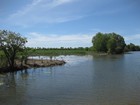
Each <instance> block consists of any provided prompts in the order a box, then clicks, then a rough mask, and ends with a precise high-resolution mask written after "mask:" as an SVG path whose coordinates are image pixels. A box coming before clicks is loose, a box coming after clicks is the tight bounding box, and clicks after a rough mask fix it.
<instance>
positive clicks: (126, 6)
mask: <svg viewBox="0 0 140 105" xmlns="http://www.w3.org/2000/svg"><path fill="white" fill-rule="evenodd" d="M139 5H140V1H139V0H0V29H6V30H11V31H15V32H19V33H20V34H21V35H23V36H25V37H27V39H28V43H27V46H30V47H61V46H62V47H81V46H82V47H90V46H92V43H91V39H92V37H93V36H94V35H95V34H96V33H97V32H103V33H104V32H115V33H118V34H120V35H122V36H123V37H124V38H125V41H126V43H130V42H132V43H134V44H137V45H140V7H139Z"/></svg>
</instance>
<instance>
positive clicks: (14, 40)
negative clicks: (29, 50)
mask: <svg viewBox="0 0 140 105" xmlns="http://www.w3.org/2000/svg"><path fill="white" fill-rule="evenodd" d="M26 42H27V39H26V38H23V37H21V35H20V34H19V33H15V32H12V31H7V30H0V48H1V49H2V51H3V52H4V54H5V56H6V58H7V60H8V64H9V67H10V69H11V70H14V64H15V57H16V55H17V53H18V52H19V51H20V50H21V49H23V48H24V45H25V43H26Z"/></svg>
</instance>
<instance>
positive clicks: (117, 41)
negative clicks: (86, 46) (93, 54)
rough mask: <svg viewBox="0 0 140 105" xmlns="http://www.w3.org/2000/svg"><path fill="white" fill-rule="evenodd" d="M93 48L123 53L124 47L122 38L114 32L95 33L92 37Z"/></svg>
mask: <svg viewBox="0 0 140 105" xmlns="http://www.w3.org/2000/svg"><path fill="white" fill-rule="evenodd" d="M92 43H93V48H94V50H95V51H97V52H106V53H111V54H114V53H117V54H119V53H123V51H124V48H125V41H124V38H123V37H122V36H120V35H118V34H116V33H105V34H104V33H100V32H99V33H97V34H96V35H95V36H94V37H93V39H92Z"/></svg>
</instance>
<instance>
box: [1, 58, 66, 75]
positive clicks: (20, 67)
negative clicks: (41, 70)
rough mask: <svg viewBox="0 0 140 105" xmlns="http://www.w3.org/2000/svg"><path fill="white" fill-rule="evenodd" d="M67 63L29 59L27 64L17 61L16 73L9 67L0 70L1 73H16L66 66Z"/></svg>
mask: <svg viewBox="0 0 140 105" xmlns="http://www.w3.org/2000/svg"><path fill="white" fill-rule="evenodd" d="M65 63H66V62H65V61H64V60H37V59H28V60H27V62H26V64H25V63H24V62H23V63H21V62H20V61H16V66H15V68H14V71H11V70H10V69H9V67H2V68H0V73H7V72H15V71H19V70H24V69H29V68H38V67H51V66H59V65H64V64H65Z"/></svg>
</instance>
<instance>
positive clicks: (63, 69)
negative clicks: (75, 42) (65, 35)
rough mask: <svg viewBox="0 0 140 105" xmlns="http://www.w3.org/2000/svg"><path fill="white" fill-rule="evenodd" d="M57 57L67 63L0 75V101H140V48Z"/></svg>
mask: <svg viewBox="0 0 140 105" xmlns="http://www.w3.org/2000/svg"><path fill="white" fill-rule="evenodd" d="M58 59H64V60H66V62H67V63H66V64H65V65H63V66H55V67H47V68H36V69H28V70H23V71H18V72H16V73H8V74H5V75H0V105H140V52H131V54H123V55H102V56H99V55H98V56H92V55H86V56H76V55H71V56H59V57H58Z"/></svg>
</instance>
